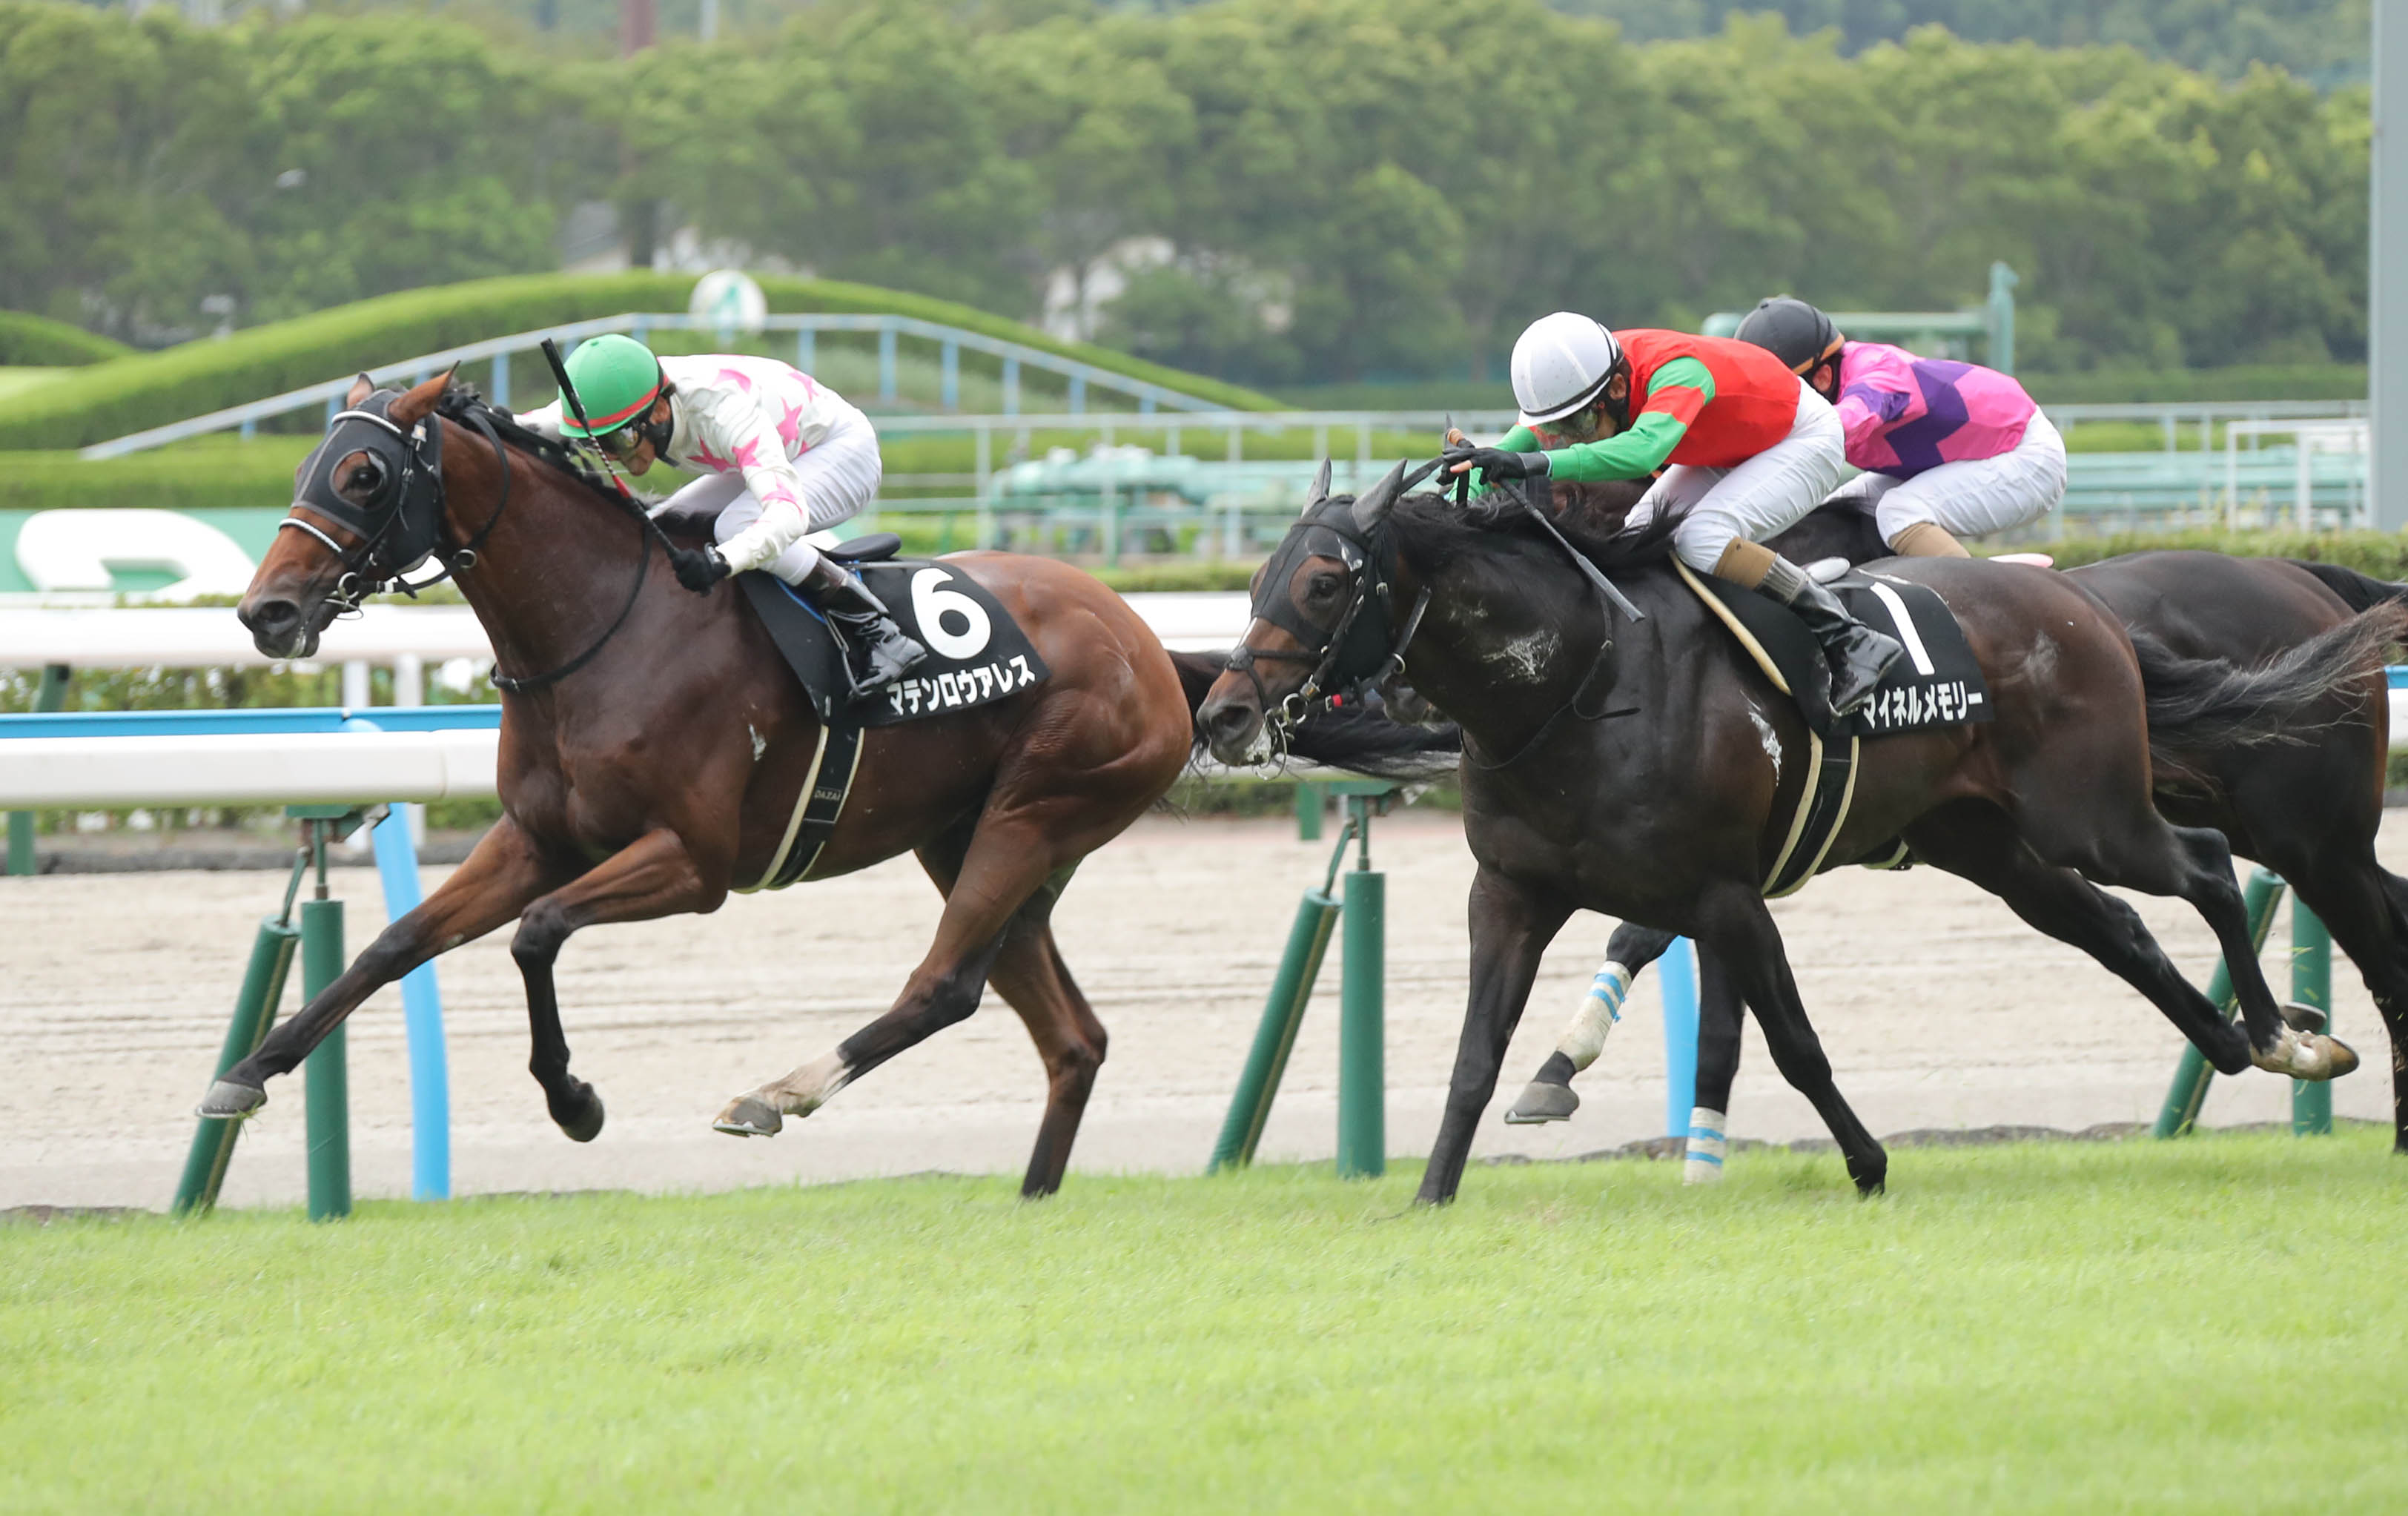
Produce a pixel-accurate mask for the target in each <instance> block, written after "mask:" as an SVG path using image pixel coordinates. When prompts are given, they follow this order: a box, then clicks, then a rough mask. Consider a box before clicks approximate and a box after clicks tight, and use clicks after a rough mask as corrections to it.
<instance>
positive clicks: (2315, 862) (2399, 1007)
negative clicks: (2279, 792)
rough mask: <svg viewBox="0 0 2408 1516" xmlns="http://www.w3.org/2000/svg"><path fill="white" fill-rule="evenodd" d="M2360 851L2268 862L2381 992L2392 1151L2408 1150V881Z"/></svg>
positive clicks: (2369, 985) (2371, 990) (2372, 989)
mask: <svg viewBox="0 0 2408 1516" xmlns="http://www.w3.org/2000/svg"><path fill="white" fill-rule="evenodd" d="M2353 851H2356V852H2357V853H2358V854H2360V855H2361V856H2356V857H2351V856H2348V855H2347V854H2345V853H2342V854H2336V853H2333V852H2326V853H2317V854H2314V855H2309V854H2307V853H2304V852H2303V854H2302V855H2301V856H2300V857H2298V858H2285V859H2283V860H2281V861H2280V862H2277V861H2275V860H2273V859H2271V858H2270V859H2269V860H2267V861H2268V863H2269V864H2271V865H2272V866H2273V867H2274V869H2275V871H2276V872H2278V873H2280V874H2281V875H2282V876H2283V878H2284V879H2286V880H2289V881H2290V885H2291V888H2292V889H2293V890H2294V891H2296V892H2297V893H2298V894H2299V897H2300V900H2301V901H2302V902H2304V903H2305V904H2306V905H2307V907H2308V908H2309V909H2311V910H2313V911H2315V913H2316V915H2317V917H2318V918H2319V919H2321V920H2322V921H2323V922H2324V923H2325V925H2326V927H2327V928H2328V929H2329V931H2331V933H2332V939H2333V943H2334V945H2335V946H2336V947H2338V948H2340V949H2341V951H2343V953H2345V954H2347V955H2348V958H2349V961H2350V962H2351V963H2353V964H2356V965H2358V977H2359V978H2361V979H2363V980H2365V981H2366V989H2367V993H2368V994H2371V995H2372V996H2373V997H2374V1008H2375V1009H2376V1010H2378V1011H2380V1012H2381V1013H2382V1016H2383V1026H2384V1031H2385V1033H2386V1036H2387V1037H2389V1039H2390V1043H2391V1122H2392V1137H2391V1141H2392V1151H2394V1152H2400V1153H2408V880H2401V879H2399V878H2397V877H2396V876H2394V875H2392V874H2390V873H2387V872H2386V871H2385V870H2384V868H2383V867H2382V866H2381V865H2378V864H2376V863H2375V861H2374V859H2373V857H2372V850H2371V849H2367V848H2365V847H2364V846H2363V845H2360V846H2358V847H2357V848H2356V849H2354V850H2353ZM2344 860H2345V861H2344Z"/></svg>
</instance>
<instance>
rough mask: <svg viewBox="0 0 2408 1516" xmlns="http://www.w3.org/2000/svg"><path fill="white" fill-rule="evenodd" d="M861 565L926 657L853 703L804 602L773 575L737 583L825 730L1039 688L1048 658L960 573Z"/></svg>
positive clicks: (835, 650) (833, 651)
mask: <svg viewBox="0 0 2408 1516" xmlns="http://www.w3.org/2000/svg"><path fill="white" fill-rule="evenodd" d="M859 567H860V573H861V576H862V579H863V581H864V582H866V583H867V585H868V586H869V593H870V594H874V595H876V596H878V598H879V600H880V602H881V603H882V604H883V605H884V606H885V607H886V608H887V609H888V610H889V611H891V612H893V613H894V616H895V619H896V621H898V622H901V623H902V624H903V629H904V630H905V631H907V632H909V633H910V634H911V635H912V636H915V637H918V638H919V639H920V643H921V645H922V646H923V647H925V648H926V649H927V650H928V658H927V661H926V662H925V663H923V664H922V665H920V666H919V667H917V668H915V669H913V670H912V671H911V672H910V674H909V675H908V676H906V677H905V678H902V679H896V681H895V682H894V683H892V684H890V685H888V686H887V687H886V688H884V689H883V690H880V691H878V692H877V693H875V694H872V695H870V696H869V697H868V698H867V699H866V700H855V699H853V681H852V680H850V679H847V678H846V677H845V671H844V650H843V649H842V648H840V647H839V646H838V644H837V634H836V633H835V632H834V631H833V630H831V629H830V628H829V626H828V624H827V622H825V621H824V620H823V619H822V618H821V616H820V613H819V612H818V611H817V610H815V609H813V608H812V607H811V605H810V602H809V601H807V600H805V599H804V598H803V597H802V595H801V594H799V593H798V592H797V591H796V589H795V588H794V587H793V586H792V585H790V584H788V583H787V582H786V581H785V580H783V579H779V578H777V577H776V576H775V575H772V574H766V573H750V574H738V575H737V576H736V582H737V583H738V584H740V585H742V586H743V587H744V597H745V599H747V600H748V601H750V602H751V603H752V606H753V611H754V613H755V614H757V615H758V616H759V617H760V618H761V622H762V624H763V625H764V626H766V627H767V628H768V631H769V639H770V640H771V641H772V642H775V643H776V644H777V645H778V651H780V652H781V653H783V654H784V655H785V659H786V664H787V666H789V667H791V668H792V669H794V671H795V676H796V678H797V679H801V680H802V681H803V688H804V689H805V690H806V691H808V692H810V697H811V705H812V706H813V708H816V709H817V710H818V712H819V716H820V720H821V721H822V722H838V723H841V724H844V725H849V726H894V725H896V724H898V723H900V722H909V721H916V720H918V719H919V718H921V717H924V716H942V715H949V714H951V713H952V712H953V711H957V710H968V709H970V708H973V707H976V706H983V705H986V704H987V703H989V702H990V701H995V700H1000V699H1002V698H1003V697H1004V696H1005V695H1007V694H1011V693H1012V692H1013V691H1015V690H1025V689H1026V688H1028V687H1029V686H1030V685H1032V684H1038V683H1041V682H1043V680H1044V679H1045V677H1046V673H1047V669H1046V667H1045V660H1044V659H1042V658H1039V656H1038V655H1037V649H1036V647H1035V645H1034V644H1032V643H1031V642H1030V641H1029V640H1028V634H1027V633H1025V632H1024V631H1022V630H1021V629H1020V623H1019V622H1015V621H1013V620H1012V619H1011V612H1010V611H1007V610H1005V609H1004V608H1003V605H1002V603H1001V602H1000V601H998V600H996V597H995V596H994V595H993V594H989V593H988V592H987V590H986V587H985V586H984V585H982V584H981V583H979V582H978V581H977V580H976V579H972V578H970V577H969V576H968V574H965V573H963V572H962V571H961V570H960V569H958V568H955V567H953V566H952V565H947V564H932V563H926V562H923V561H914V560H909V559H907V560H904V561H901V562H898V563H889V564H864V565H859Z"/></svg>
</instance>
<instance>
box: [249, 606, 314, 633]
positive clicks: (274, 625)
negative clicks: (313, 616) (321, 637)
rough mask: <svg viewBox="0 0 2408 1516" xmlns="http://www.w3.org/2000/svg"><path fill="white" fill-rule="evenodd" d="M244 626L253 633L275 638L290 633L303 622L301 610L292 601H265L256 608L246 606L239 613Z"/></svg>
mask: <svg viewBox="0 0 2408 1516" xmlns="http://www.w3.org/2000/svg"><path fill="white" fill-rule="evenodd" d="M238 614H239V615H240V616H241V618H242V624H243V625H245V626H247V627H249V628H251V630H252V631H253V632H257V633H260V634H262V635H265V636H274V635H275V634H277V633H279V632H289V631H291V630H292V629H293V627H294V625H295V624H297V623H298V622H300V620H301V608H300V607H299V606H296V605H294V603H293V602H292V601H290V600H263V601H261V602H259V603H258V604H257V605H255V606H245V607H243V608H242V609H241V610H240V612H239V613H238Z"/></svg>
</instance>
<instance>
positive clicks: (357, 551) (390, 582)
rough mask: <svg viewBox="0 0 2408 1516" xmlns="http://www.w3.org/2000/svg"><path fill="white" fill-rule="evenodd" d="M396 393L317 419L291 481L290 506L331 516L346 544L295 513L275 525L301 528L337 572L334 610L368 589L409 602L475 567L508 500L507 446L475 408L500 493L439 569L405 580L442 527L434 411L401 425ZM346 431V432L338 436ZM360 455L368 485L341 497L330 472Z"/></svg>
mask: <svg viewBox="0 0 2408 1516" xmlns="http://www.w3.org/2000/svg"><path fill="white" fill-rule="evenodd" d="M400 398H401V396H400V395H399V394H398V393H396V392H394V391H392V390H379V391H376V392H375V393H372V394H370V395H368V396H367V398H366V399H365V400H362V401H361V402H360V403H359V404H358V405H356V406H353V407H351V408H350V409H348V410H340V411H337V412H336V413H335V414H334V415H333V416H331V417H329V418H328V419H327V422H326V435H325V436H324V438H323V439H322V440H321V441H320V442H319V444H318V446H317V448H316V449H315V450H314V451H311V452H310V454H309V456H308V458H306V459H304V460H302V463H301V483H300V487H299V488H298V489H297V490H295V491H294V495H293V508H294V510H296V511H305V510H306V511H308V513H309V514H310V515H313V516H316V517H319V518H320V519H321V520H323V521H326V522H332V523H333V524H335V525H337V526H339V527H341V528H342V529H343V530H344V531H346V532H349V533H350V534H351V536H352V537H353V538H355V539H356V540H355V541H354V542H353V544H352V545H351V547H349V548H346V547H344V546H343V545H342V544H341V543H339V542H337V541H336V540H335V539H334V537H332V536H329V535H328V534H327V533H326V532H324V531H323V530H322V529H320V528H319V527H316V526H313V525H311V524H310V523H309V522H306V521H303V520H301V519H300V518H299V517H297V516H286V517H285V518H284V519H283V520H282V521H280V522H277V523H276V525H277V529H278V530H279V531H281V530H283V529H284V528H286V527H290V528H292V529H293V530H294V531H296V532H302V533H306V534H307V535H308V536H313V537H316V538H317V539H318V540H319V541H320V542H322V543H323V544H325V547H326V551H329V552H331V553H333V554H334V555H335V561H336V562H337V564H338V565H340V566H341V569H342V573H341V575H340V577H339V578H337V579H336V580H335V588H334V590H333V591H332V592H331V593H330V594H328V595H327V598H328V599H329V600H331V601H332V602H333V603H334V605H335V607H336V608H337V614H338V615H349V614H351V613H353V612H355V611H357V610H358V609H359V608H360V607H361V606H362V605H363V604H364V603H365V602H366V599H367V597H368V596H370V595H372V594H387V593H389V592H391V591H395V590H398V591H400V592H401V593H402V594H407V595H409V596H411V597H413V598H415V597H416V595H417V594H418V592H419V591H421V590H425V589H430V588H432V587H433V586H435V585H437V584H440V583H442V582H443V581H444V580H445V579H450V578H452V576H453V575H454V574H457V573H460V572H462V571H464V570H466V569H469V568H473V567H474V566H476V563H477V554H478V552H479V551H480V550H482V549H483V547H484V545H485V539H486V538H487V537H489V536H492V535H493V532H494V528H495V525H496V524H498V523H499V522H500V521H501V519H502V512H503V511H504V510H507V509H508V508H509V503H510V459H509V450H508V449H506V448H504V447H503V446H502V439H501V438H500V436H497V435H495V432H494V429H493V426H492V424H491V423H490V422H486V421H485V419H484V417H483V416H482V415H480V414H477V413H474V412H472V413H470V415H469V420H470V422H472V423H473V424H474V425H475V426H476V427H477V429H478V430H479V431H480V432H482V433H483V434H484V436H485V440H486V441H487V442H488V443H490V444H492V446H493V449H494V456H495V459H496V460H498V461H499V463H500V465H501V469H502V491H501V498H500V499H498V500H496V501H495V503H494V512H493V514H492V515H490V516H488V517H486V518H485V524H484V525H482V526H480V527H479V528H478V529H477V531H476V533H475V535H474V536H471V537H469V539H468V540H467V541H466V543H465V544H463V545H462V546H460V547H458V548H455V549H452V550H449V551H445V552H444V554H443V564H444V566H443V569H442V571H441V572H440V573H437V575H436V576H435V577H434V578H432V579H419V580H417V581H415V582H413V581H411V580H410V579H408V578H407V577H406V576H407V575H408V573H409V570H410V569H412V568H415V567H416V566H418V565H420V564H421V563H423V562H424V561H425V560H426V558H427V557H428V556H429V554H431V553H432V552H434V551H435V550H436V548H437V538H438V537H440V536H441V535H442V531H443V516H444V511H443V428H442V427H441V426H440V425H438V424H437V423H436V419H435V418H434V417H433V416H431V415H430V416H425V417H422V418H421V419H420V420H419V421H418V422H417V424H415V425H413V426H411V427H409V429H408V430H406V431H405V430H404V429H403V428H402V426H401V424H400V423H399V422H395V421H394V419H393V416H392V410H393V407H394V402H395V401H396V400H399V399H400ZM347 433H348V434H350V435H349V436H346V434H347ZM355 453H366V454H367V457H368V462H369V465H370V466H371V467H373V468H375V469H376V470H377V474H378V478H377V480H376V483H375V485H374V486H373V487H372V488H371V489H370V491H369V493H368V497H367V500H366V503H365V504H359V505H355V504H353V503H352V502H351V501H350V500H348V499H346V498H345V497H344V496H343V494H342V493H341V492H340V491H339V490H337V488H336V485H335V470H336V468H337V467H338V466H339V465H341V464H342V462H343V460H344V459H346V458H349V457H351V456H352V455H353V454H355Z"/></svg>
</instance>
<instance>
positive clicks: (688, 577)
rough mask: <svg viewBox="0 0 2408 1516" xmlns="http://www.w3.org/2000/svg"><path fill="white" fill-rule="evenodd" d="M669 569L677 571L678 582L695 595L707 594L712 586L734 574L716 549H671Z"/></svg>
mask: <svg viewBox="0 0 2408 1516" xmlns="http://www.w3.org/2000/svg"><path fill="white" fill-rule="evenodd" d="M669 567H671V568H673V569H675V570H676V571H677V580H678V582H679V583H680V584H682V585H684V586H685V587H686V588H687V589H689V590H692V591H693V592H694V593H695V594H710V587H711V586H712V585H714V584H716V583H718V582H719V581H720V580H721V579H725V578H726V577H727V576H728V575H729V574H731V573H733V572H734V570H733V569H730V568H729V567H728V566H727V560H726V559H724V558H722V557H721V556H720V555H719V550H718V549H717V548H674V549H671V550H670V551H669Z"/></svg>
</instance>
